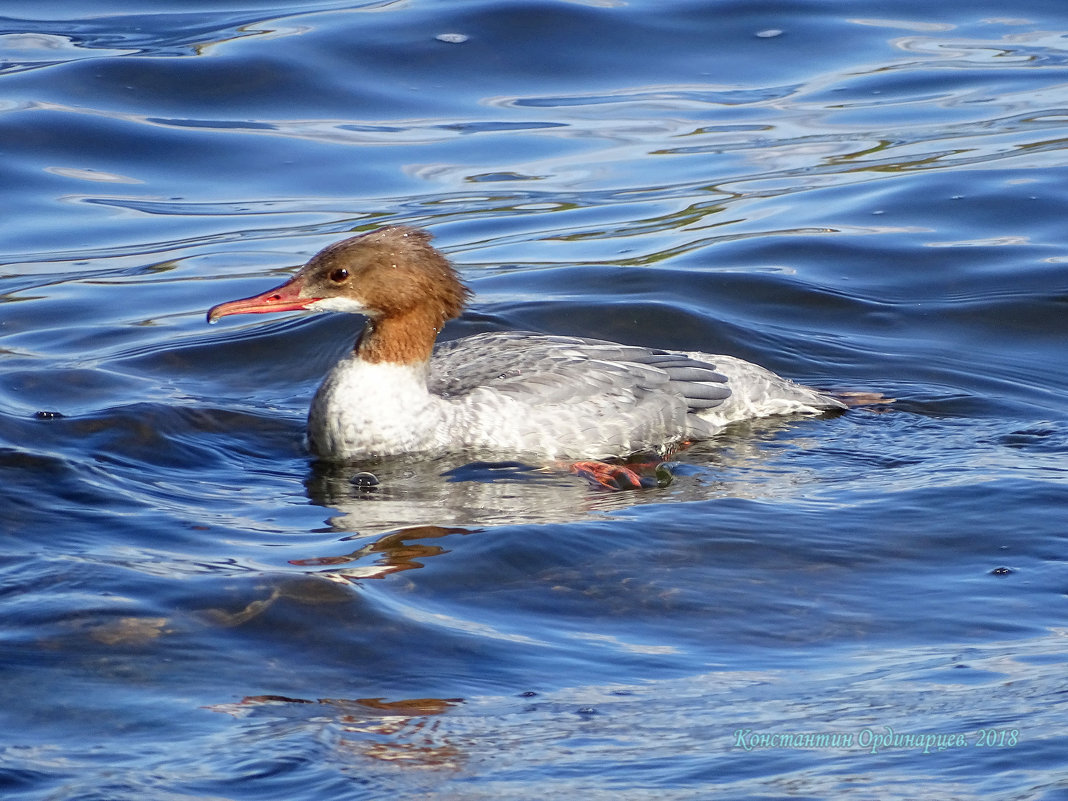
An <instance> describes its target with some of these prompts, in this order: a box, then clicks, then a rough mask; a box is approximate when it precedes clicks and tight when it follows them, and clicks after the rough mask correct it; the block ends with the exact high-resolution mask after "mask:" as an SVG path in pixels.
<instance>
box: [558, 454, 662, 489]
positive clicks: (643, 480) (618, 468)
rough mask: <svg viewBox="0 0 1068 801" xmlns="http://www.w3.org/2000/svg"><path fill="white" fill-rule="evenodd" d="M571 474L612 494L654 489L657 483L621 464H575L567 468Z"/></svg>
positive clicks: (651, 478) (655, 480)
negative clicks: (623, 491)
mask: <svg viewBox="0 0 1068 801" xmlns="http://www.w3.org/2000/svg"><path fill="white" fill-rule="evenodd" d="M569 469H570V471H571V472H572V473H574V474H575V475H577V476H582V477H583V478H584V479H586V480H587V481H589V482H590V483H591V484H593V485H595V486H599V487H603V488H604V489H609V490H612V491H614V492H618V491H620V490H635V489H646V488H649V487H656V486H658V485H659V482H658V481H657V479H656V478H655V477H651V476H642V475H640V474H638V473H637V472H635V471H634V470H632V469H630V468H629V467H626V466H625V465H621V464H608V463H607V462H593V461H591V462H575V463H574V464H572V465H571V467H570V468H569Z"/></svg>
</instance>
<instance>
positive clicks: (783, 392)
mask: <svg viewBox="0 0 1068 801" xmlns="http://www.w3.org/2000/svg"><path fill="white" fill-rule="evenodd" d="M431 239H432V235H431V234H430V233H429V232H427V231H425V230H422V229H418V228H413V227H408V226H404V225H390V226H387V227H384V228H379V229H377V230H373V231H369V232H366V233H362V234H359V235H357V236H352V237H349V238H347V239H344V240H342V241H340V242H336V243H334V244H332V245H329V246H327V247H325V248H324V249H322V250H320V251H319V252H318V253H316V254H315V255H314V256H312V258H311V259H310V260H309V261H308V262H307V263H306V264H305V265H304V266H303V267H301V268H300V269H299V270H298V272H297V273H296V274H295V275H293V277H292V278H290V279H289V280H288V281H286V282H285V283H284V284H282V285H281V286H277V287H275V288H273V289H269V290H267V291H266V292H263V293H261V294H259V295H253V296H251V297H247V298H242V299H239V300H231V301H227V302H225V303H220V304H218V305H216V306H214V307H212V308H211V309H210V310H209V311H208V313H207V319H208V322H209V323H214V322H216V321H217V320H219V319H220V318H222V317H225V316H229V315H237V314H262V313H268V312H287V311H298V310H300V311H316V312H325V311H333V312H348V313H353V314H359V315H363V316H364V317H365V318H366V322H365V324H364V327H363V329H362V331H361V332H360V334H359V336H358V337H357V339H356V343H355V346H354V348H353V349H352V351H351V352H350V353H348V354H347V355H346V356H344V358H342V359H341V361H340V362H338V363H337V364H336V365H334V367H333V368H332V369H331V370H330V371H329V373H328V374H327V375H326V377H325V379H324V380H323V382H322V384H321V385H320V387H319V389H318V391H317V392H316V393H315V396H314V398H313V400H312V402H311V407H310V410H309V412H308V423H307V444H308V447H309V448H310V450H311V451H312V453H313V454H315V456H317V457H318V458H319V459H323V460H328V461H352V460H360V459H367V458H384V457H395V456H401V455H405V456H408V455H414V456H424V457H437V456H442V455H446V454H457V453H469V454H477V455H478V456H479V457H480V458H483V457H485V456H486V455H496V456H498V457H504V458H520V457H538V458H542V459H546V458H547V459H563V460H568V459H570V460H584V461H583V462H582V464H587V465H588V464H590V463H603V460H606V459H620V458H623V457H627V456H629V455H633V454H640V453H646V454H647V453H654V454H657V455H659V456H667V455H670V454H672V453H674V452H677V451H678V450H680V449H682V448H685V447H687V446H688V445H690V444H692V443H695V442H699V441H702V440H708V439H711V438H713V437H714V436H715V435H716V434H717V433H718V432H720V431H721V430H722V429H723V428H724V427H725V426H727V425H729V424H730V423H733V422H737V421H741V420H748V419H754V418H760V417H767V416H771V415H819V414H824V413H827V412H833V411H838V410H842V409H845V408H846V404H845V403H843V401H842V400H839V399H838V398H836V397H835V396H834V395H832V394H830V393H827V392H823V391H820V390H818V389H815V388H812V387H808V386H804V385H802V384H799V383H796V382H794V381H791V380H789V379H787V378H783V377H780V376H778V375H776V374H775V373H773V372H771V371H770V370H767V369H765V368H763V367H761V366H759V365H756V364H753V363H751V362H747V361H745V360H743V359H740V358H737V357H733V356H728V355H714V354H708V353H703V352H700V351H677V350H663V349H658V348H652V347H644V346H642V345H626V344H620V343H616V342H610V341H605V340H600V339H589V338H584V337H575V336H561V335H552V334H542V333H534V332H527V331H494V332H487V333H480V334H475V335H473V336H468V337H464V338H461V339H455V340H452V341H446V342H439V341H438V337H439V335H440V334H441V332H442V329H443V327H444V325H445V323H446V322H447V321H449V320H452V319H455V318H457V317H459V316H460V315H461V314H462V313H463V311H464V309H465V307H466V305H467V303H468V301H469V300H470V298H471V294H472V293H471V291H470V290H469V289H468V287H467V286H465V284H464V283H463V281H462V280H461V278H460V275H459V273H458V272H457V270H456V268H455V267H454V266H453V264H452V263H451V262H450V261H449V259H448V258H447V257H446V256H445V254H443V253H442V252H441V251H440V250H438V249H437V248H435V247H434V246H433V245H432V244H431ZM578 463H579V462H576V464H578Z"/></svg>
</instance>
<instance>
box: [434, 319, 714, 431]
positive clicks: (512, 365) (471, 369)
mask: <svg viewBox="0 0 1068 801" xmlns="http://www.w3.org/2000/svg"><path fill="white" fill-rule="evenodd" d="M429 384H430V390H431V391H432V392H436V393H438V394H441V395H445V396H460V395H464V394H467V393H468V392H470V391H472V390H474V389H476V388H478V387H488V388H492V389H493V390H495V391H497V392H500V393H502V394H505V395H513V396H523V397H525V398H527V399H528V400H531V399H536V400H535V402H538V403H545V404H558V403H568V402H575V401H577V400H579V399H584V398H600V399H601V400H607V401H609V405H611V401H613V400H616V401H622V402H627V399H630V402H631V403H633V402H634V401H635V400H638V401H640V400H641V399H642V398H643V397H645V396H647V395H648V394H649V393H666V394H667V395H669V396H674V397H676V398H680V399H682V400H683V401H685V403H686V405H687V407H688V408H689V409H690V410H691V411H698V410H704V409H709V408H712V407H715V406H718V405H719V404H721V403H722V402H723V401H724V400H725V399H726V398H728V397H729V396H730V394H731V391H730V388H729V387H728V385H727V378H726V376H724V375H722V374H721V373H719V372H717V371H716V368H715V366H714V365H711V364H707V363H705V362H701V361H698V360H696V359H691V358H690V357H688V356H686V355H685V354H681V353H672V352H669V351H662V350H653V349H650V348H642V347H637V346H630V345H617V344H615V343H613V342H603V341H600V340H593V339H581V338H579V337H558V336H542V335H539V334H528V333H524V332H495V333H487V334H478V335H475V336H473V337H468V338H467V339H464V340H459V341H457V342H455V343H452V342H448V343H444V344H442V345H439V346H438V348H437V349H436V350H435V353H434V356H433V360H432V368H431V375H430V381H429ZM532 396H533V397H532Z"/></svg>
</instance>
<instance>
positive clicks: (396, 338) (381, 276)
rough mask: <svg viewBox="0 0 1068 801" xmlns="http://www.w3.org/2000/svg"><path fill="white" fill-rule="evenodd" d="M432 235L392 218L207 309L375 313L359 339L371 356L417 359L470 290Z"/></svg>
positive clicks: (212, 314)
mask: <svg viewBox="0 0 1068 801" xmlns="http://www.w3.org/2000/svg"><path fill="white" fill-rule="evenodd" d="M430 239H431V235H430V234H429V233H427V232H426V231H421V230H419V229H417V228H408V227H406V226H401V225H393V226H390V227H388V228H380V229H379V230H377V231H371V232H370V233H367V234H362V235H360V236H354V237H351V238H349V239H345V240H342V241H341V242H336V243H334V244H333V245H330V246H328V247H326V248H323V249H322V250H321V251H319V252H318V253H317V254H315V255H314V256H312V258H311V259H310V260H309V261H308V263H307V264H305V265H304V266H303V267H302V268H301V269H300V270H299V271H298V272H297V274H296V275H294V276H293V277H292V278H291V279H290V280H289V281H287V282H286V283H284V284H282V285H281V286H279V287H275V288H274V289H271V290H268V291H267V292H264V293H263V294H261V295H255V296H253V297H250V298H243V299H241V300H233V301H230V302H228V303H220V304H219V305H218V306H215V307H213V308H212V309H210V310H209V311H208V322H210V323H213V322H215V321H216V320H218V319H219V318H220V317H225V316H226V315H228V314H262V313H265V312H276V311H293V310H295V309H310V310H315V311H348V312H356V313H358V314H365V315H367V317H369V318H370V321H369V323H368V326H367V329H366V330H365V331H364V333H363V335H362V336H361V337H360V341H359V342H358V343H357V349H358V350H359V352H360V355H361V356H362V357H363V358H365V359H368V360H369V361H388V362H400V363H412V362H415V361H425V360H426V359H427V358H429V357H430V350H431V348H432V347H433V344H434V339H435V338H436V337H437V335H438V332H439V331H441V328H442V326H443V325H444V324H445V321H446V320H450V319H452V318H454V317H459V316H460V314H461V312H462V311H463V307H464V303H465V302H466V301H467V298H468V296H469V295H470V292H469V290H468V289H467V287H465V286H464V285H463V283H461V281H460V277H459V276H458V275H457V274H456V270H455V269H453V266H452V265H451V264H450V263H449V261H448V259H446V258H445V256H444V255H442V253H441V252H440V251H438V250H437V249H436V248H434V247H433V246H432V245H431V244H430Z"/></svg>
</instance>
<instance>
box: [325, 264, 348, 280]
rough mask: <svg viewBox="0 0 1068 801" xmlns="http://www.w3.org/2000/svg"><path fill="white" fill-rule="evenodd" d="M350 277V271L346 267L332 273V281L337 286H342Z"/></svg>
mask: <svg viewBox="0 0 1068 801" xmlns="http://www.w3.org/2000/svg"><path fill="white" fill-rule="evenodd" d="M348 277H349V271H348V270H346V269H345V268H344V267H338V268H337V269H336V270H332V271H331V272H330V280H331V281H333V282H334V283H335V284H340V283H343V282H344V281H346V280H347V279H348Z"/></svg>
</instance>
